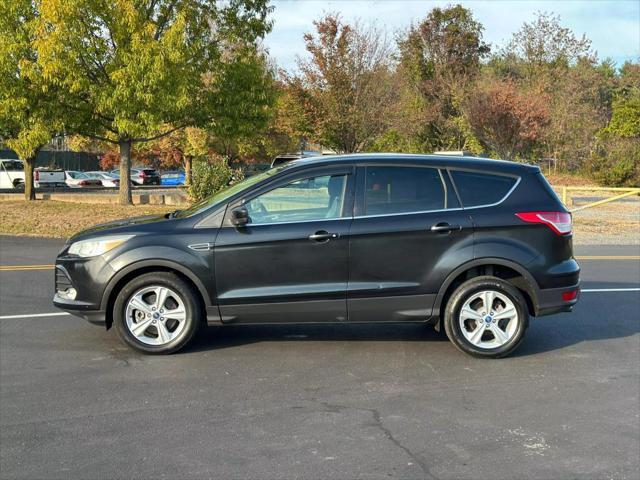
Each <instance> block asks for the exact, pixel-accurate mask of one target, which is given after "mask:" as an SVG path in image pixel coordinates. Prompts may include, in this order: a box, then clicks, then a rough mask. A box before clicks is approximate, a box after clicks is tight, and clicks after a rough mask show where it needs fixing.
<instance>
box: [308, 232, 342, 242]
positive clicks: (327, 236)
mask: <svg viewBox="0 0 640 480" xmlns="http://www.w3.org/2000/svg"><path fill="white" fill-rule="evenodd" d="M339 236H340V235H338V234H337V233H329V232H327V231H325V230H320V231H319V232H316V233H314V234H313V235H309V240H314V241H316V242H328V241H329V240H331V239H332V238H338V237H339Z"/></svg>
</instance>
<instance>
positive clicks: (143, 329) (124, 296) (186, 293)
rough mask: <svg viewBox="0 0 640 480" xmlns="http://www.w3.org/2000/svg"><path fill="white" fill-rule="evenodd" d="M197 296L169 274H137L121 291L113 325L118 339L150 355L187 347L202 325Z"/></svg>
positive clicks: (172, 351)
mask: <svg viewBox="0 0 640 480" xmlns="http://www.w3.org/2000/svg"><path fill="white" fill-rule="evenodd" d="M196 295H197V294H196V293H195V292H194V291H193V288H192V287H191V286H190V285H189V284H187V283H186V282H185V281H184V280H182V279H181V278H180V277H178V276H177V275H175V274H173V273H169V272H152V273H147V274H143V275H140V276H139V277H136V278H134V279H133V280H131V281H130V282H129V283H127V284H126V285H125V286H124V288H123V289H122V290H121V291H120V293H119V295H118V297H117V299H116V301H115V304H114V310H113V323H114V325H115V327H116V331H117V332H118V335H119V336H120V338H121V339H122V340H123V341H124V342H125V343H126V344H127V345H129V346H131V347H133V348H134V349H136V350H138V351H141V352H144V353H151V354H168V353H174V352H177V351H178V350H180V349H181V348H183V347H184V346H186V345H187V344H188V343H189V342H190V341H191V339H192V338H193V337H194V335H195V334H196V332H197V330H198V327H199V326H200V324H201V323H202V308H201V306H200V302H199V301H198V297H197V296H196Z"/></svg>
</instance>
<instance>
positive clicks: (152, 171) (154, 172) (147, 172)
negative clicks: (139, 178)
mask: <svg viewBox="0 0 640 480" xmlns="http://www.w3.org/2000/svg"><path fill="white" fill-rule="evenodd" d="M143 172H144V174H145V175H155V174H156V171H155V170H152V169H150V168H145V169H144V170H143Z"/></svg>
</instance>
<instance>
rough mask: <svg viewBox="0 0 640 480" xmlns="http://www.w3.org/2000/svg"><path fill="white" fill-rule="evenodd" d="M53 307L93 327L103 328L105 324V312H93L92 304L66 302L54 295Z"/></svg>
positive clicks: (74, 301)
mask: <svg viewBox="0 0 640 480" xmlns="http://www.w3.org/2000/svg"><path fill="white" fill-rule="evenodd" d="M53 305H54V306H56V307H57V308H59V309H60V310H64V311H65V312H67V313H70V314H71V315H73V316H76V317H80V318H83V319H84V320H86V321H87V322H89V323H93V324H94V325H102V326H105V325H106V323H107V320H106V319H107V315H106V312H105V311H104V310H94V309H93V308H94V307H95V306H94V305H92V304H87V303H85V302H78V301H76V300H67V299H64V298H62V297H60V296H59V295H58V294H57V293H56V294H55V295H54V297H53Z"/></svg>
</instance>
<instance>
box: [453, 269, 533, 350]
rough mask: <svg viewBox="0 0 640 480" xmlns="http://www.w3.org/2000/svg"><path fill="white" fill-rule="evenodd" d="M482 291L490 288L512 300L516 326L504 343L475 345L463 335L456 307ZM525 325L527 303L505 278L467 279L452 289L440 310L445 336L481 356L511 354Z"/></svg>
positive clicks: (454, 343)
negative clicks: (498, 344)
mask: <svg viewBox="0 0 640 480" xmlns="http://www.w3.org/2000/svg"><path fill="white" fill-rule="evenodd" d="M483 290H492V291H497V292H499V293H501V294H502V295H504V296H506V297H507V298H508V299H509V300H511V302H513V304H514V306H515V308H516V311H517V314H518V320H517V322H518V323H517V328H516V331H515V333H514V334H513V337H511V339H509V341H507V342H506V343H505V344H504V345H501V346H500V347H496V348H479V347H477V346H476V345H474V344H473V343H471V342H470V341H469V340H467V338H465V336H464V334H463V333H462V330H461V328H462V327H461V326H460V322H459V321H458V318H459V314H460V309H461V308H462V307H463V306H464V304H465V302H466V301H467V300H468V299H469V298H470V297H471V296H472V295H474V294H476V293H478V292H481V291H483ZM528 326H529V312H528V309H527V303H526V300H525V299H524V297H523V296H522V293H520V291H519V290H518V289H517V288H515V287H514V286H513V285H512V284H510V283H509V282H507V281H506V280H502V279H500V278H497V277H492V276H482V277H476V278H472V279H471V280H467V281H466V282H464V283H463V284H462V285H460V286H459V287H458V288H456V290H455V291H454V292H453V294H452V295H451V297H449V300H448V302H447V305H446V307H445V313H444V328H445V331H446V333H447V337H449V340H450V341H451V343H453V345H454V346H455V347H456V348H457V349H458V350H460V351H462V352H464V353H467V354H469V355H472V356H474V357H481V358H502V357H506V356H507V355H509V354H511V353H512V352H513V351H514V350H515V349H517V348H518V346H519V345H520V344H521V343H522V340H523V339H524V334H525V331H526V330H527V327H528Z"/></svg>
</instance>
